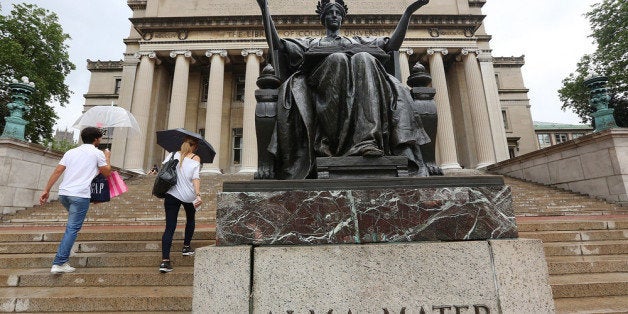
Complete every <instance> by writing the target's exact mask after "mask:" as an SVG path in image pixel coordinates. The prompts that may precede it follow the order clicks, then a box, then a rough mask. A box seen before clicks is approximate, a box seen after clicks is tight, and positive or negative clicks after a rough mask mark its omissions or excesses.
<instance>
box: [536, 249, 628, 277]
mask: <svg viewBox="0 0 628 314" xmlns="http://www.w3.org/2000/svg"><path fill="white" fill-rule="evenodd" d="M547 264H548V270H549V273H550V276H553V275H565V274H586V273H609V272H625V271H626V270H628V255H626V254H622V255H595V256H548V257H547Z"/></svg>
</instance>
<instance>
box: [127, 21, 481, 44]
mask: <svg viewBox="0 0 628 314" xmlns="http://www.w3.org/2000/svg"><path fill="white" fill-rule="evenodd" d="M484 17H485V16H484V15H415V16H413V17H412V18H411V20H410V29H412V28H417V27H418V28H420V27H422V28H435V29H437V30H441V29H442V30H447V29H462V30H465V32H467V34H470V35H473V34H474V33H475V31H476V30H477V29H478V28H479V27H480V26H481V25H482V21H483V20H484ZM399 18H400V15H351V16H348V17H347V20H346V21H345V23H344V24H343V28H344V29H357V28H361V29H363V28H379V29H382V28H384V29H390V30H391V31H392V30H393V29H394V28H395V26H396V25H397V21H398V20H399ZM273 20H274V22H275V25H276V27H277V29H278V30H285V29H294V28H298V29H303V28H308V29H320V28H321V24H320V19H319V18H318V16H314V15H312V16H294V15H280V16H273ZM130 21H131V23H133V26H134V27H135V29H136V30H137V31H138V32H139V33H140V35H141V36H142V37H143V38H144V39H146V38H147V36H148V35H147V34H150V33H155V32H190V31H193V30H212V29H213V30H215V29H225V28H227V29H233V28H234V27H236V28H245V29H262V20H261V18H260V17H259V16H257V15H256V16H230V17H222V16H211V17H142V18H131V19H130ZM431 35H432V36H433V34H431Z"/></svg>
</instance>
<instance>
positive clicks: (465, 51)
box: [460, 48, 482, 56]
mask: <svg viewBox="0 0 628 314" xmlns="http://www.w3.org/2000/svg"><path fill="white" fill-rule="evenodd" d="M480 52H482V51H481V50H480V49H477V48H462V50H460V53H461V54H462V55H463V56H466V55H468V54H470V53H475V55H476V56H478V55H480Z"/></svg>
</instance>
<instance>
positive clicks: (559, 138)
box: [554, 133, 569, 144]
mask: <svg viewBox="0 0 628 314" xmlns="http://www.w3.org/2000/svg"><path fill="white" fill-rule="evenodd" d="M554 139H555V140H556V144H560V143H563V142H567V141H568V140H569V139H568V138H567V133H556V134H554Z"/></svg>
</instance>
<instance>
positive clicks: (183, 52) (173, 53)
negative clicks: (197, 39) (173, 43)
mask: <svg viewBox="0 0 628 314" xmlns="http://www.w3.org/2000/svg"><path fill="white" fill-rule="evenodd" d="M178 56H184V57H186V58H189V59H190V62H191V63H195V62H196V60H195V59H194V57H192V51H190V50H173V51H170V58H176V57H178Z"/></svg>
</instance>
